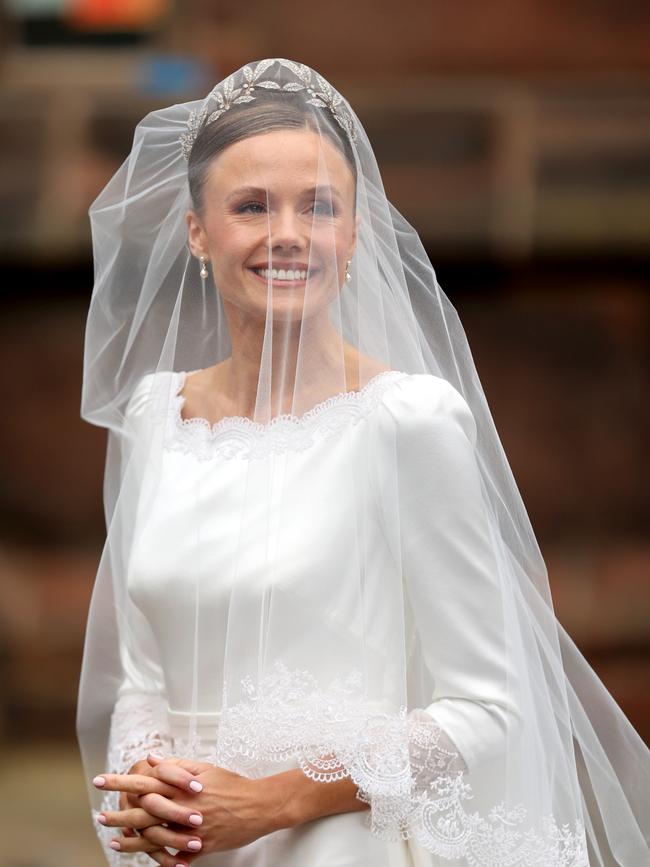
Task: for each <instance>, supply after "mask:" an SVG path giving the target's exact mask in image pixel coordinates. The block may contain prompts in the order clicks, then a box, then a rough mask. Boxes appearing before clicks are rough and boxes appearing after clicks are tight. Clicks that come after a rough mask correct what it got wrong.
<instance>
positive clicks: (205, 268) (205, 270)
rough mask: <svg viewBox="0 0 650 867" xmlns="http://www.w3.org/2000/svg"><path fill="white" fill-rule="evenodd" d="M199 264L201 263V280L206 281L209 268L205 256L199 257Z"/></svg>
mask: <svg viewBox="0 0 650 867" xmlns="http://www.w3.org/2000/svg"><path fill="white" fill-rule="evenodd" d="M199 262H200V263H201V271H200V272H199V273H200V274H201V280H205V279H206V277H207V276H208V266H207V265H206V258H205V256H199Z"/></svg>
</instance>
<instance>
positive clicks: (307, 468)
mask: <svg viewBox="0 0 650 867" xmlns="http://www.w3.org/2000/svg"><path fill="white" fill-rule="evenodd" d="M185 376H186V374H183V373H166V374H162V375H161V374H158V375H157V376H156V381H158V382H160V383H161V384H162V387H166V388H168V389H169V388H171V393H172V394H173V395H175V397H174V398H173V401H172V405H171V410H170V411H169V418H168V419H167V421H166V424H167V426H168V427H167V441H166V448H165V452H164V455H163V458H162V461H163V465H162V467H160V466H159V467H158V468H157V474H159V476H158V475H157V476H156V479H157V481H156V484H157V488H156V492H155V496H154V497H153V498H150V499H149V500H148V502H147V508H146V512H144V513H143V514H142V515H140V516H139V519H138V527H137V532H136V536H135V539H136V541H135V545H134V549H133V551H132V553H131V559H130V569H129V575H128V588H129V595H130V597H131V600H132V601H133V602H134V603H135V605H136V606H137V607H138V609H139V611H140V612H141V613H142V615H143V616H144V618H145V620H146V622H147V623H148V625H149V627H150V634H149V633H147V634H146V635H145V634H143V639H142V640H143V646H142V648H140V651H141V652H137V651H138V649H136V652H135V653H134V651H133V649H131V651H129V650H128V649H127V648H123V654H124V657H123V664H124V667H125V671H126V673H127V676H126V679H125V681H124V683H123V684H122V687H121V689H120V694H119V698H118V701H117V704H116V707H115V711H114V714H113V721H112V731H111V745H110V755H109V760H108V765H109V767H108V768H107V769H108V770H113V771H118V772H124V771H125V770H127V769H128V767H129V766H130V765H131V764H132V763H133V762H135V761H136V760H138V759H140V758H143V757H144V756H145V755H146V753H147V751H148V750H149V749H157V750H159V751H163V752H166V753H167V754H171V755H178V754H187V753H188V744H187V742H186V740H185V738H186V735H187V720H188V719H189V714H190V711H191V710H193V711H194V713H195V716H196V717H198V720H199V729H198V734H199V737H200V742H199V743H196V742H195V743H194V745H193V750H194V754H195V755H197V756H198V757H201V756H203V757H206V758H208V757H210V754H211V749H212V747H213V742H212V740H211V738H210V735H209V734H208V733H209V732H210V731H212V732H214V726H215V725H218V721H219V714H220V710H221V708H220V706H219V703H218V700H217V697H218V690H215V688H214V685H215V683H218V681H219V674H220V672H221V671H222V668H223V665H224V647H225V632H226V625H227V618H228V603H229V596H230V591H231V587H232V583H233V582H234V581H236V582H237V584H238V587H239V588H240V589H241V588H242V587H243V586H245V584H246V583H248V584H249V585H250V590H251V595H252V596H254V595H255V594H256V593H257V592H258V591H259V589H260V586H261V585H262V584H264V585H268V584H269V582H271V583H273V586H274V588H278V589H279V590H280V591H282V590H287V589H292V588H294V589H295V586H296V582H298V581H299V580H304V576H305V575H309V580H311V581H323V582H328V581H329V582H332V583H333V587H334V589H333V593H332V606H333V607H332V612H331V615H332V616H333V617H335V618H338V619H339V620H340V621H345V619H346V616H349V614H350V612H351V611H352V608H353V600H350V599H348V598H346V592H345V588H346V570H349V569H353V568H357V567H356V566H355V565H354V564H351V563H350V558H349V557H348V556H347V548H346V542H347V538H348V534H349V533H350V532H351V530H350V527H349V524H350V521H349V515H350V514H352V513H353V512H354V510H353V505H354V504H353V502H352V501H351V499H350V498H353V497H356V496H359V491H358V488H357V487H355V484H354V483H353V480H352V479H351V480H350V485H349V489H348V490H342V489H341V479H342V478H345V477H346V474H345V472H344V468H345V465H346V462H347V461H348V460H350V456H351V455H352V456H353V459H354V460H358V457H359V455H361V454H362V453H363V452H364V449H366V447H367V443H368V438H369V437H370V438H372V439H373V441H374V442H378V441H380V440H381V437H382V431H383V430H384V429H386V430H388V429H392V430H394V429H395V426H396V425H397V426H398V428H399V430H401V431H404V432H405V434H406V435H405V437H404V439H403V441H404V442H408V444H409V447H408V448H404V449H402V450H400V452H399V454H398V461H400V462H401V465H399V470H400V478H401V479H404V481H405V483H406V484H412V485H417V486H418V487H419V488H420V489H421V492H422V498H421V503H422V506H423V508H422V514H421V515H417V514H413V515H411V516H409V515H407V516H405V519H404V520H405V522H406V521H409V522H410V524H409V526H408V527H406V526H404V527H402V538H404V540H405V552H404V554H403V557H404V560H403V564H404V569H403V572H404V574H403V577H402V576H400V575H398V574H397V576H396V567H395V558H394V556H393V552H391V551H389V550H388V549H387V548H388V542H387V538H388V534H386V533H385V532H383V530H382V520H383V516H382V507H381V503H382V495H381V494H382V491H381V486H382V473H381V466H376V467H375V468H374V473H375V482H376V485H377V489H376V491H375V492H374V493H375V494H376V496H374V497H373V498H370V499H369V502H374V503H375V504H376V514H374V515H373V516H372V520H371V521H370V522H369V527H370V529H368V528H366V533H368V534H369V540H370V541H371V543H372V545H371V550H370V552H369V554H368V557H369V565H370V567H371V568H369V569H368V574H369V578H368V587H367V591H368V593H370V594H373V593H374V594H375V596H374V597H373V598H374V616H373V622H372V624H371V625H369V624H365V626H364V628H365V629H366V630H369V631H370V634H369V641H370V642H371V643H372V641H373V640H375V641H377V642H378V644H379V646H381V643H382V641H384V640H385V639H384V636H386V635H388V634H390V628H391V625H390V619H391V617H393V614H394V612H393V611H392V610H390V609H389V608H388V606H386V605H385V604H383V601H382V600H383V597H382V586H386V585H387V582H391V581H394V580H395V579H396V577H397V580H405V581H406V586H407V593H408V598H409V599H410V602H411V605H412V611H413V616H414V618H415V622H416V624H417V629H418V634H419V640H420V641H421V645H422V655H423V658H424V659H425V660H426V664H427V666H428V667H430V668H431V672H432V675H433V678H434V679H435V684H436V688H435V692H434V694H433V695H432V696H431V703H430V705H429V706H428V707H426V709H425V710H426V711H427V712H428V714H429V715H430V716H431V717H432V718H434V719H435V721H436V722H437V723H438V724H439V725H440V727H441V729H442V730H443V732H446V733H447V735H448V736H449V737H450V738H451V741H450V742H449V743H450V745H451V747H452V748H453V746H454V745H455V747H456V749H457V751H458V754H459V755H460V757H462V761H463V762H464V763H465V766H466V767H467V768H469V771H470V772H471V771H472V769H473V767H474V765H475V764H478V763H479V761H480V760H482V759H483V758H484V757H485V756H486V755H489V754H490V753H493V752H498V750H499V748H500V745H501V744H502V743H503V742H504V741H503V738H504V732H505V731H506V730H507V729H508V727H509V726H510V727H511V726H513V725H516V708H513V707H511V706H510V705H509V703H508V700H507V698H506V694H505V691H504V690H503V688H502V686H503V684H504V683H505V682H506V680H507V677H508V676H512V672H507V671H504V670H503V668H502V666H503V655H502V646H501V640H500V639H501V630H502V626H501V621H500V617H501V616H502V614H501V612H500V611H499V610H498V609H499V604H500V603H499V599H500V597H499V594H498V593H493V592H492V590H493V589H494V581H495V577H494V574H493V568H492V556H493V555H492V553H491V551H492V547H491V543H490V539H489V537H488V529H487V526H488V525H487V522H486V521H485V515H484V512H483V505H482V500H481V497H480V494H479V489H478V487H477V486H478V484H479V482H478V474H477V473H475V472H473V469H472V466H470V465H469V464H467V465H466V468H467V472H464V473H463V472H461V473H459V472H458V463H457V462H455V460H454V455H455V454H457V453H458V448H459V442H460V440H463V439H464V437H467V438H469V439H471V437H472V435H473V430H472V427H473V424H474V421H473V417H472V415H471V413H470V411H469V408H468V407H467V404H466V403H465V401H464V400H463V398H462V397H461V395H460V394H459V393H458V392H457V391H456V390H455V389H454V388H453V387H452V386H451V385H450V384H449V383H448V382H447V381H446V380H444V379H441V378H438V377H436V376H433V375H428V374H421V375H414V374H405V373H401V372H398V371H388V372H385V373H381V374H379V375H377V376H375V377H374V378H373V379H371V380H370V381H369V382H368V383H367V384H366V385H365V387H364V388H363V389H362V390H361V391H360V392H347V393H345V394H341V395H337V396H335V397H333V398H330V399H329V400H327V401H325V402H324V403H322V404H319V405H317V406H316V407H315V408H314V409H313V410H311V411H310V412H308V413H307V414H306V415H304V416H302V417H300V418H298V419H296V418H292V419H290V420H289V421H287V422H286V423H285V424H280V425H277V424H271V425H267V426H262V425H254V424H252V423H251V422H249V421H247V420H245V419H239V418H230V419H224V420H223V421H221V422H219V423H217V425H215V426H210V425H208V423H207V422H205V421H203V420H199V419H193V420H183V419H182V415H181V411H182V405H183V402H184V398H183V397H181V396H180V394H179V393H180V391H181V390H182V388H183V383H184V379H185ZM145 380H147V381H146V382H145V381H143V383H142V385H141V386H140V387H138V389H136V391H135V393H134V396H133V397H132V399H131V402H130V405H129V410H128V421H129V423H131V424H132V427H133V431H134V432H135V435H136V436H137V435H138V432H140V433H141V432H142V430H143V428H142V427H141V425H146V424H147V423H148V418H149V412H150V407H151V397H150V385H151V378H150V377H147V378H145ZM462 447H463V446H462V445H461V448H462ZM420 448H421V449H426V450H427V453H426V455H423V454H422V453H421V452H420V453H419V452H418V449H420ZM469 452H471V449H468V453H469ZM249 460H256V461H275V462H276V463H277V464H278V466H281V467H282V479H283V480H282V485H283V488H282V490H283V496H284V497H286V498H288V499H287V500H286V502H287V503H288V506H287V507H286V508H289V509H290V514H291V516H292V521H291V525H290V527H289V529H288V531H287V532H285V533H280V534H278V538H279V539H281V544H282V546H283V547H282V549H281V551H279V552H277V551H276V556H275V562H276V563H278V564H280V567H279V568H276V569H275V571H274V574H273V575H269V574H267V572H266V571H265V570H264V569H263V564H264V562H265V559H264V558H265V556H266V555H265V552H264V551H263V550H262V548H263V545H262V544H261V540H263V539H264V533H265V527H266V526H267V522H268V521H269V520H273V516H269V515H268V514H264V513H262V512H260V513H259V514H255V513H253V512H251V513H248V517H247V524H246V526H245V527H244V528H242V527H241V525H240V523H239V522H240V511H239V508H238V507H239V505H240V501H241V498H242V497H243V495H244V493H243V492H244V488H245V474H246V467H247V462H248V461H249ZM461 460H464V458H462V459H461ZM423 467H430V468H431V478H430V479H427V478H426V477H423V475H422V473H423ZM448 467H453V468H454V471H453V473H452V472H451V470H449V472H446V468H448ZM199 482H200V483H199ZM330 486H331V487H330ZM432 486H434V487H435V493H434V494H432V490H434V487H432ZM197 491H200V494H201V498H202V502H201V509H202V510H204V513H205V514H209V515H210V521H206V522H204V523H203V524H202V527H201V533H202V538H203V539H204V542H205V547H204V556H202V557H201V558H200V562H197V558H196V539H195V536H194V534H193V532H192V531H193V527H192V517H191V516H192V514H194V510H195V509H196V505H197V504H196V497H197ZM186 497H187V499H186ZM346 497H347V498H348V499H347V500H346ZM270 500H271V501H272V497H271V498H270ZM410 502H412V503H413V508H414V509H417V503H418V498H417V496H416V497H412V498H411V500H410ZM324 504H325V505H324ZM424 504H426V509H425V508H424ZM432 504H434V505H433V506H432ZM435 504H437V506H436V505H435ZM315 510H317V511H315ZM432 512H434V513H435V514H432ZM316 530H317V534H315V531H316ZM242 532H244V533H245V536H244V538H245V539H246V557H245V558H244V560H243V562H242V560H241V559H240V561H239V562H238V563H237V567H236V570H235V568H234V564H233V563H232V557H233V552H234V551H235V549H236V547H237V540H238V539H240V538H241V534H242ZM208 534H209V535H208ZM239 550H241V546H240V548H239ZM190 552H191V553H190ZM188 558H191V565H190V566H188ZM434 563H435V574H436V575H441V576H442V575H447V576H454V578H455V580H456V582H457V585H456V589H455V590H454V591H453V592H445V593H444V598H442V600H441V601H440V599H441V597H440V594H437V593H436V591H435V586H436V585H435V581H436V579H435V578H434V577H432V571H433V564H434ZM283 564H284V565H283ZM188 568H189V569H191V572H192V587H195V586H197V585H196V581H197V579H198V580H199V583H200V586H201V594H202V595H201V602H200V604H201V616H202V617H203V616H204V615H205V616H206V622H209V623H210V632H209V634H206V635H205V636H203V638H204V639H205V640H204V642H203V643H202V646H201V647H200V649H199V650H200V652H199V653H198V655H197V648H196V647H195V645H194V641H191V642H189V641H188V642H187V643H183V641H182V638H181V637H182V636H183V634H188V635H194V634H195V621H194V618H195V613H196V612H195V596H194V595H193V593H190V594H188V592H187V588H186V586H185V585H184V576H186V575H187V573H188ZM296 598H299V594H298V596H297V597H296ZM350 628H351V629H352V630H354V628H355V626H354V624H351V626H350ZM199 634H200V633H199ZM147 635H149V637H147ZM466 636H471V637H472V638H471V641H468V640H467V639H466ZM200 640H201V639H200ZM147 641H148V642H149V643H148V644H147V643H146V642H147ZM305 641H309V628H308V625H306V628H305ZM240 647H241V648H242V652H243V653H245V652H246V642H245V636H242V637H241V641H240ZM337 653H338V648H337V647H332V648H331V654H332V660H330V661H331V664H332V666H333V668H336V654H337ZM197 658H199V659H200V666H199V675H198V683H196V682H195V683H193V682H192V678H191V677H188V676H187V672H188V671H192V670H193V667H194V665H195V661H196V659H197ZM379 658H380V657H379V656H378V659H379ZM144 660H146V662H144ZM152 660H155V663H154V662H152ZM253 663H256V660H252V661H251V667H252V669H253V670H255V665H254V664H253ZM143 666H146V669H145V668H143ZM343 673H345V672H343ZM280 674H281V675H282V671H280ZM284 674H285V675H287V672H286V671H285V672H284ZM379 674H380V673H378V676H379ZM287 676H288V675H287ZM369 677H370V679H372V672H370V673H369ZM282 683H283V679H282V676H280V677H279V680H278V681H276V682H275V688H276V689H277V688H279V689H281V688H282ZM152 684H154V685H155V688H152ZM278 684H279V686H278ZM293 686H294V687H295V684H293ZM255 734H256V735H259V732H258V733H255ZM289 767H297V762H296V761H294V760H292V759H290V760H287V761H285V762H282V763H278V764H277V765H275V766H274V767H269V768H268V769H267V771H266V772H267V773H274V772H278V771H281V770H284V769H286V768H289ZM115 794H116V793H109V794H108V795H107V798H106V802H105V805H104V809H110V808H111V805H114V803H115V800H114V795H115ZM368 816H369V811H360V812H354V813H346V814H339V815H334V816H329V817H325V818H321V819H318V820H315V821H312V822H309V823H306V824H303V825H301V826H299V827H295V828H292V829H288V830H281V831H278V832H275V833H273V834H270V835H268V836H265V837H262V838H260V839H258V840H256V841H255V842H253V843H251V844H250V845H248V846H245V847H242V848H240V849H236V850H232V851H228V852H221V853H218V854H212V855H210V854H208V855H204V856H201V857H200V858H198V859H197V861H196V863H197V864H202V865H203V864H205V865H206V867H207V865H214V867H217V865H218V867H414V865H415V867H425V865H436V864H443V863H445V864H448V863H449V862H448V861H443V860H438V857H437V856H434V855H432V854H430V853H429V852H427V851H426V850H424V849H423V848H421V847H420V846H419V845H417V844H416V843H414V842H413V841H411V840H409V841H406V840H398V841H393V842H388V841H386V840H383V839H380V838H378V837H375V836H373V835H372V834H371V833H370V830H369V819H368ZM99 833H100V837H101V839H102V840H103V843H104V844H106V843H107V842H108V840H110V839H112V837H114V836H115V832H114V831H112V830H110V829H102V828H100V829H99ZM492 846H493V850H492V854H493V856H494V857H495V860H494V862H493V863H497V862H499V859H498V857H497V856H498V855H499V850H498V846H499V843H498V841H496V840H495V841H493V842H492ZM505 851H506V850H505V848H504V850H503V853H504V854H505ZM105 853H106V857H107V859H108V860H109V862H110V863H112V864H120V865H128V864H151V863H152V862H151V861H150V859H149V858H148V857H147V856H143V855H138V856H133V855H131V856H129V855H119V854H117V853H115V852H113V851H112V850H111V849H109V848H108V847H107V846H105ZM454 863H458V862H457V861H456V862H454ZM463 863H465V862H463ZM499 863H500V862H499ZM558 863H559V862H558ZM562 863H564V862H562Z"/></svg>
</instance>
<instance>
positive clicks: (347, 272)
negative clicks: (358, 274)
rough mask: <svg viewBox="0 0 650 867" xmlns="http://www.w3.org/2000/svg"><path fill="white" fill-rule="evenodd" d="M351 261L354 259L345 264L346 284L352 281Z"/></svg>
mask: <svg viewBox="0 0 650 867" xmlns="http://www.w3.org/2000/svg"><path fill="white" fill-rule="evenodd" d="M351 261H352V259H348V261H347V262H346V264H345V281H346V283H349V282H350V280H351V279H352V274H350V262H351Z"/></svg>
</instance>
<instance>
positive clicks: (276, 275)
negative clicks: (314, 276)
mask: <svg viewBox="0 0 650 867" xmlns="http://www.w3.org/2000/svg"><path fill="white" fill-rule="evenodd" d="M253 270H254V271H255V273H256V274H259V275H260V276H261V277H264V278H265V279H267V280H268V278H269V277H270V278H271V280H306V279H307V271H298V270H296V271H292V270H291V268H287V269H286V270H285V269H284V268H279V269H278V268H272V269H271V270H269V269H268V268H253Z"/></svg>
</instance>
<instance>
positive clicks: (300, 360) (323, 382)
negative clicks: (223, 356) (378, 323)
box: [220, 304, 356, 417]
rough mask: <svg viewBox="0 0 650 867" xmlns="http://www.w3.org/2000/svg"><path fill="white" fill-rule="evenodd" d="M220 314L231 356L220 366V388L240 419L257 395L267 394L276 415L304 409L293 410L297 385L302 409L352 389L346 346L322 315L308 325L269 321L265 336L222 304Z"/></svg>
mask: <svg viewBox="0 0 650 867" xmlns="http://www.w3.org/2000/svg"><path fill="white" fill-rule="evenodd" d="M225 309H226V314H227V316H228V323H229V326H230V337H231V345H232V354H231V356H230V358H229V359H228V360H227V361H226V362H224V364H223V368H222V376H223V379H222V380H221V383H220V388H221V389H223V390H224V391H225V393H226V394H227V395H228V397H229V399H230V400H231V401H232V403H233V405H236V406H238V407H239V410H238V412H239V414H241V415H246V416H249V417H250V416H253V414H254V412H255V409H256V400H257V396H258V393H261V394H266V395H270V407H269V409H270V411H271V414H272V415H276V414H280V413H285V412H303V411H304V410H306V409H308V408H309V406H308V405H305V406H296V405H295V403H296V400H295V394H294V393H295V391H296V386H298V388H299V392H300V398H299V401H298V402H299V403H302V402H303V401H304V402H305V403H306V404H309V403H310V402H311V403H316V402H318V401H320V400H323V399H324V398H326V397H328V396H329V395H331V394H335V393H337V392H339V391H344V390H347V389H348V388H349V387H356V385H355V384H352V386H350V384H349V383H348V382H346V367H347V362H348V360H349V358H348V352H347V347H346V345H345V344H344V341H343V339H342V337H341V335H340V334H339V332H338V331H337V330H336V329H335V328H334V326H333V325H332V323H331V322H330V320H329V317H328V315H327V311H326V310H324V311H322V312H320V313H318V314H315V315H314V316H312V317H310V318H309V319H308V320H299V321H297V322H274V323H273V324H272V325H271V327H270V330H269V333H268V334H267V333H266V323H265V322H263V321H259V320H254V319H253V318H252V317H249V316H242V315H241V312H240V311H239V310H238V309H232V308H231V306H230V305H227V304H226V305H225ZM305 346H308V347H309V351H308V352H305V351H304V347H305ZM301 350H302V351H301ZM260 369H262V370H263V373H262V374H261V375H260ZM265 403H266V401H265Z"/></svg>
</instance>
